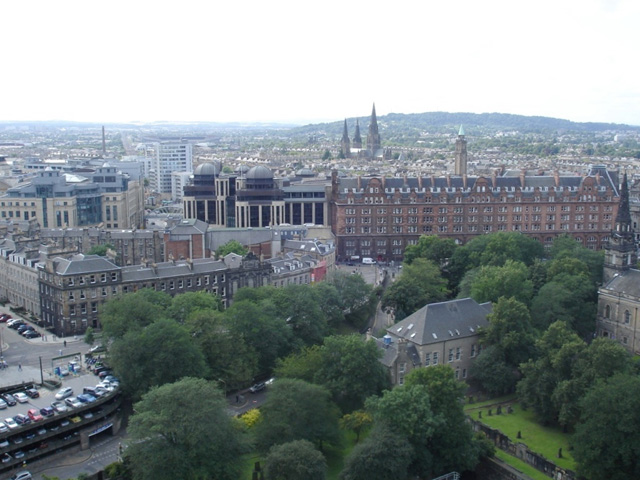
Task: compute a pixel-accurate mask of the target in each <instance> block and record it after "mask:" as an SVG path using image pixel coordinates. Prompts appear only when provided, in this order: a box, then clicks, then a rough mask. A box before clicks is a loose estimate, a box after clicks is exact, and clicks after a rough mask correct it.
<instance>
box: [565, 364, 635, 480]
mask: <svg viewBox="0 0 640 480" xmlns="http://www.w3.org/2000/svg"><path fill="white" fill-rule="evenodd" d="M638 398H640V378H638V376H637V375H616V376H614V377H613V378H611V379H609V380H606V381H601V382H598V383H597V384H596V385H595V386H594V387H593V388H591V389H590V390H589V392H588V393H587V394H586V396H585V397H584V399H583V401H582V416H581V419H580V423H578V425H577V426H576V432H575V434H574V435H573V437H572V444H573V447H574V449H573V456H574V458H575V459H576V462H577V463H578V473H579V474H580V475H582V476H584V477H585V478H589V479H590V480H627V479H630V478H640V462H638V459H639V458H640V410H638Z"/></svg>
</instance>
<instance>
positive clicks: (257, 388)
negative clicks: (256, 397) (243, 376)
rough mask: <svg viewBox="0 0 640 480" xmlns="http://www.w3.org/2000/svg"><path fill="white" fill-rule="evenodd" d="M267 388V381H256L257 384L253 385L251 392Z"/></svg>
mask: <svg viewBox="0 0 640 480" xmlns="http://www.w3.org/2000/svg"><path fill="white" fill-rule="evenodd" d="M265 388H266V385H265V383H264V382H259V383H256V384H255V385H252V386H251V388H250V389H249V391H250V392H251V393H258V392H260V391H261V390H264V389H265Z"/></svg>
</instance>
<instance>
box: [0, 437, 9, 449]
mask: <svg viewBox="0 0 640 480" xmlns="http://www.w3.org/2000/svg"><path fill="white" fill-rule="evenodd" d="M8 446H9V439H8V438H4V439H2V441H0V448H7V447H8Z"/></svg>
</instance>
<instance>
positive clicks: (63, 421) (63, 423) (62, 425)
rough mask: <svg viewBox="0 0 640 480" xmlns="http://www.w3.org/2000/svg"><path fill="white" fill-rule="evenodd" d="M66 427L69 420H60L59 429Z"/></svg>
mask: <svg viewBox="0 0 640 480" xmlns="http://www.w3.org/2000/svg"><path fill="white" fill-rule="evenodd" d="M67 425H69V420H68V419H66V418H63V419H62V420H60V426H61V427H66V426H67Z"/></svg>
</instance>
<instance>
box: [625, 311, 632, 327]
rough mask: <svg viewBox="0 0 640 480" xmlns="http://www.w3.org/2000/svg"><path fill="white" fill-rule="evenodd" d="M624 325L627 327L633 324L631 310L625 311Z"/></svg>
mask: <svg viewBox="0 0 640 480" xmlns="http://www.w3.org/2000/svg"><path fill="white" fill-rule="evenodd" d="M624 323H625V324H627V325H628V324H629V323H631V312H629V310H625V311H624Z"/></svg>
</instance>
